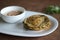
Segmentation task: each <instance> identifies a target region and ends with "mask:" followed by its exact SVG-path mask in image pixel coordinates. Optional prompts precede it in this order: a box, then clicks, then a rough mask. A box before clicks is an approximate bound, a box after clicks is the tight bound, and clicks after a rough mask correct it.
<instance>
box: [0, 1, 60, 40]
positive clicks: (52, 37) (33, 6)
mask: <svg viewBox="0 0 60 40" xmlns="http://www.w3.org/2000/svg"><path fill="white" fill-rule="evenodd" d="M12 5H17V6H22V7H24V8H25V9H26V10H30V11H36V12H43V9H44V8H45V7H47V6H48V5H58V6H60V0H0V10H1V9H2V8H3V7H6V6H12ZM51 15H52V16H54V17H55V18H56V19H57V20H58V21H59V27H58V28H57V30H56V31H54V32H53V33H51V34H49V35H47V36H43V37H36V38H32V37H31V38H28V37H18V36H12V35H6V34H2V33H0V40H60V14H51Z"/></svg>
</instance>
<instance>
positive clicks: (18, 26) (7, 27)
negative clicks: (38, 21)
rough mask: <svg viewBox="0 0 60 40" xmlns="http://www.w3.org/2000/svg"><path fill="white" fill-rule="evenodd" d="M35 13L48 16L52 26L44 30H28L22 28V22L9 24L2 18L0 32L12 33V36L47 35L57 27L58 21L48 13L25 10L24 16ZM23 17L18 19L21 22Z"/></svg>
mask: <svg viewBox="0 0 60 40" xmlns="http://www.w3.org/2000/svg"><path fill="white" fill-rule="evenodd" d="M35 14H41V15H46V16H48V18H49V19H50V20H51V21H52V27H51V28H50V29H49V30H46V31H29V30H28V31H27V30H25V29H24V27H23V23H15V24H9V23H6V22H4V21H2V19H0V33H4V34H9V35H14V36H24V37H40V36H45V35H48V34H50V33H52V32H53V31H55V30H56V29H57V27H58V21H57V20H56V19H55V18H54V17H52V16H50V15H47V14H43V13H39V12H32V11H26V15H25V17H24V18H26V17H29V16H31V15H35ZM24 18H23V19H22V20H20V21H21V22H23V20H24Z"/></svg>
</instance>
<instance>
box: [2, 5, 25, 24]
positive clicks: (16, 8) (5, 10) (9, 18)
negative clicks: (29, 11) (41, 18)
mask: <svg viewBox="0 0 60 40" xmlns="http://www.w3.org/2000/svg"><path fill="white" fill-rule="evenodd" d="M10 11H21V12H22V13H21V14H20V15H16V16H6V15H4V14H6V13H8V12H10ZM24 16H25V9H24V8H23V7H20V6H8V7H5V8H3V9H2V10H1V17H2V19H3V20H4V21H6V22H8V23H15V22H17V21H19V20H21V19H22V18H23V17H24Z"/></svg>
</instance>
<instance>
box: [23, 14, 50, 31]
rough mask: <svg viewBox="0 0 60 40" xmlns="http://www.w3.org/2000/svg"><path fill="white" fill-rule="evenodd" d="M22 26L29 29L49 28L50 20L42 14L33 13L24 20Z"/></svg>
mask: <svg viewBox="0 0 60 40" xmlns="http://www.w3.org/2000/svg"><path fill="white" fill-rule="evenodd" d="M24 27H25V28H26V29H30V30H42V29H45V30H47V29H50V27H51V21H50V20H49V18H48V17H47V16H44V15H33V16H30V17H28V18H26V19H25V20H24Z"/></svg>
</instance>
